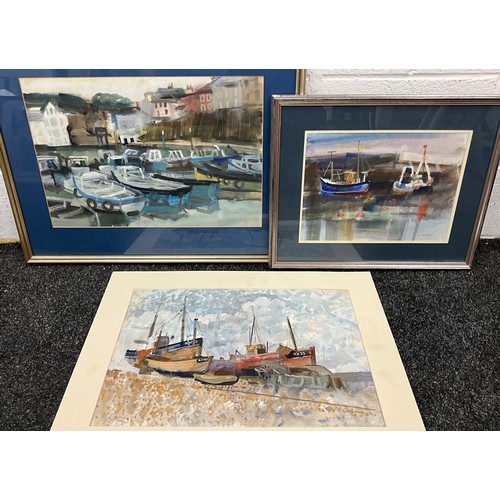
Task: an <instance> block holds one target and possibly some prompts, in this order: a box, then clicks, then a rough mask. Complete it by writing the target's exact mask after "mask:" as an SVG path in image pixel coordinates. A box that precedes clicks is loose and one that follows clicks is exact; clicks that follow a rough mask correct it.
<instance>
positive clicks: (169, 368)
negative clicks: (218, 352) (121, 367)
mask: <svg viewBox="0 0 500 500" xmlns="http://www.w3.org/2000/svg"><path fill="white" fill-rule="evenodd" d="M212 359H213V356H199V357H196V358H193V359H185V360H171V359H165V358H162V357H160V356H153V355H150V356H148V357H147V358H146V359H145V360H144V364H145V365H146V366H147V367H148V368H152V369H153V370H156V371H158V372H160V373H167V374H177V375H191V374H193V373H205V372H207V371H208V369H209V368H210V363H211V362H212Z"/></svg>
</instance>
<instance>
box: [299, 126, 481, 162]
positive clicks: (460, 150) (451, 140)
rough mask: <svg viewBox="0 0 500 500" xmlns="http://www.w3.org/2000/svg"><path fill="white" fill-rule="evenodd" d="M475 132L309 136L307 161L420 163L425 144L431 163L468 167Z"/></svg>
mask: <svg viewBox="0 0 500 500" xmlns="http://www.w3.org/2000/svg"><path fill="white" fill-rule="evenodd" d="M471 135H472V132H470V133H469V132H467V131H457V132H449V131H437V132H418V131H411V132H409V131H408V132H345V133H341V132H332V131H328V132H316V131H315V132H306V136H305V141H306V145H305V146H306V157H311V156H317V155H325V156H326V155H328V154H329V152H330V151H335V154H336V155H342V154H346V153H356V152H357V151H358V141H360V147H361V153H367V154H369V153H375V154H377V153H378V154H380V153H398V154H400V155H401V160H412V161H420V160H421V159H422V152H423V146H424V144H426V145H427V160H428V161H429V162H431V163H434V162H438V163H449V164H451V165H457V164H458V163H464V162H465V159H464V155H465V152H466V150H467V147H468V143H469V140H470V136H471Z"/></svg>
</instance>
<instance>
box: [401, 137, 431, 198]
mask: <svg viewBox="0 0 500 500" xmlns="http://www.w3.org/2000/svg"><path fill="white" fill-rule="evenodd" d="M422 167H423V168H424V169H425V171H423V172H422V173H421V171H422ZM433 183H434V178H433V177H432V176H431V171H430V168H429V165H428V164H427V145H424V151H423V154H422V160H421V161H420V163H419V165H418V167H417V169H416V171H414V170H413V165H412V164H411V162H410V164H409V165H408V166H406V167H403V169H402V171H401V176H400V178H399V180H398V181H396V182H394V184H393V186H392V193H393V194H395V195H406V194H411V193H415V192H418V193H430V192H432V190H433V187H432V185H433Z"/></svg>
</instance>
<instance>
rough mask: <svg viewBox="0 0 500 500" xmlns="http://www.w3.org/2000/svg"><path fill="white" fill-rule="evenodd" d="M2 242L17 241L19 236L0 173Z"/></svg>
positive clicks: (0, 229) (0, 173) (0, 236)
mask: <svg viewBox="0 0 500 500" xmlns="http://www.w3.org/2000/svg"><path fill="white" fill-rule="evenodd" d="M3 241H19V236H18V234H17V230H16V224H15V223H14V216H13V215H12V211H11V209H10V205H9V198H8V196H7V191H6V189H5V183H4V179H3V176H2V172H1V171H0V243H1V242H3Z"/></svg>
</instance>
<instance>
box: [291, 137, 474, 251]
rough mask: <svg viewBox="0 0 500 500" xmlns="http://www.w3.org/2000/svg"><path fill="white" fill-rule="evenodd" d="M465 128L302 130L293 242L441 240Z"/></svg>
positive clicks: (445, 237) (449, 218) (458, 176)
mask: <svg viewBox="0 0 500 500" xmlns="http://www.w3.org/2000/svg"><path fill="white" fill-rule="evenodd" d="M471 139H472V131H467V130H462V131H454V130H452V131H450V130H444V131H443V130H435V131H425V132H422V131H418V130H417V131H415V130H412V131H334V130H325V131H306V132H305V137H304V160H303V170H302V175H303V177H302V199H301V211H300V226H299V227H300V229H299V242H300V243H447V242H448V241H449V236H450V233H451V228H452V225H453V222H454V215H455V209H456V206H457V203H458V198H459V193H460V187H461V184H462V179H463V176H464V172H465V167H466V164H467V157H468V152H469V147H470V142H471Z"/></svg>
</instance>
